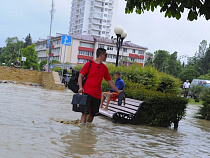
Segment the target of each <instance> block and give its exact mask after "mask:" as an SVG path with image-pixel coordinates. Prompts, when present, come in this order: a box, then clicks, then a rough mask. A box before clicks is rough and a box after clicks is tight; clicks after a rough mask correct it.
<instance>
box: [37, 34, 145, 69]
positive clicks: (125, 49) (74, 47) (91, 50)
mask: <svg viewBox="0 0 210 158" xmlns="http://www.w3.org/2000/svg"><path fill="white" fill-rule="evenodd" d="M71 36H72V43H71V46H66V51H65V46H64V45H61V37H62V34H59V33H57V34H56V37H52V38H51V39H52V45H53V46H52V52H51V54H50V60H53V59H54V60H58V61H60V62H61V63H62V62H63V61H64V63H71V64H80V63H82V64H83V63H86V62H87V61H88V60H92V59H95V58H96V50H97V48H104V49H106V50H107V59H106V62H109V63H116V56H117V47H116V40H113V39H105V38H100V37H93V36H90V35H81V34H73V35H71ZM34 44H35V45H36V47H35V50H36V51H37V52H38V59H39V62H40V61H42V60H44V59H47V54H46V45H47V39H40V40H38V41H36V42H34ZM146 50H147V48H145V47H142V46H140V45H137V44H133V43H131V42H130V41H124V42H123V46H122V48H121V50H120V52H119V61H122V60H123V61H126V62H130V63H132V62H136V63H137V64H140V65H142V66H144V63H145V62H144V61H145V52H146ZM64 53H65V55H64ZM64 57H65V59H64Z"/></svg>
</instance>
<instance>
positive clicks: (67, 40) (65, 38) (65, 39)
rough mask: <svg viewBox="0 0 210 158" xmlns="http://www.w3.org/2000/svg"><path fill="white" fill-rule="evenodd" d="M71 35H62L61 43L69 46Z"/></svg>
mask: <svg viewBox="0 0 210 158" xmlns="http://www.w3.org/2000/svg"><path fill="white" fill-rule="evenodd" d="M71 40H72V36H68V35H62V38H61V44H63V45H65V46H71Z"/></svg>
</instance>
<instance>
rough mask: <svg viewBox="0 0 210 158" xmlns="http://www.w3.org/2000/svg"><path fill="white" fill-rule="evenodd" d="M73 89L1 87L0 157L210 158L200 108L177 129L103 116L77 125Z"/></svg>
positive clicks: (191, 109)
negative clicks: (85, 124)
mask: <svg viewBox="0 0 210 158" xmlns="http://www.w3.org/2000/svg"><path fill="white" fill-rule="evenodd" d="M72 95H73V93H71V91H70V90H66V91H64V92H60V91H50V90H46V89H43V88H40V87H34V86H25V85H17V84H6V83H1V84H0V133H1V137H0V157H2V158H37V157H39V158H48V157H49V158H67V157H68V158H69V157H78V158H79V157H95V158H98V157H104V158H108V157H120V158H121V157H122V158H124V157H144V158H149V157H161V158H168V157H170V158H171V157H177V158H179V157H184V158H188V157H189V158H193V157H195V158H198V157H202V158H206V157H210V150H209V146H210V134H209V133H210V121H205V120H200V119H196V118H194V115H195V113H196V112H197V110H198V108H199V107H198V105H189V106H188V108H187V116H186V117H185V118H184V119H183V120H181V121H180V123H179V128H178V130H177V131H175V130H173V129H166V128H159V127H149V126H134V125H122V124H114V123H112V122H111V121H110V119H108V118H106V117H103V116H98V117H96V118H95V119H94V122H93V125H92V126H84V127H79V126H77V125H74V124H72V123H70V124H64V123H60V122H59V120H68V121H69V122H71V121H74V120H77V119H79V118H80V113H75V112H72V110H71V108H72V106H71V104H70V103H71V98H72Z"/></svg>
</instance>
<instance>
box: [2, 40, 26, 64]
mask: <svg viewBox="0 0 210 158" xmlns="http://www.w3.org/2000/svg"><path fill="white" fill-rule="evenodd" d="M5 43H6V46H5V47H3V48H2V49H1V54H0V63H1V64H2V63H5V65H6V66H10V65H11V63H14V62H15V61H16V59H17V58H18V57H20V56H21V55H20V49H21V48H23V42H22V41H19V40H18V38H17V37H12V38H9V37H8V38H7V39H6V41H5Z"/></svg>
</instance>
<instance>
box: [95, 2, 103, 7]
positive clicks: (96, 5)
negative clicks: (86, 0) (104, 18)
mask: <svg viewBox="0 0 210 158" xmlns="http://www.w3.org/2000/svg"><path fill="white" fill-rule="evenodd" d="M94 7H99V8H104V6H103V5H102V4H100V3H95V4H94Z"/></svg>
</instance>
